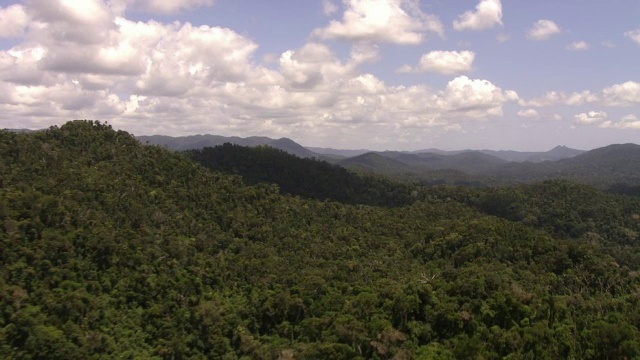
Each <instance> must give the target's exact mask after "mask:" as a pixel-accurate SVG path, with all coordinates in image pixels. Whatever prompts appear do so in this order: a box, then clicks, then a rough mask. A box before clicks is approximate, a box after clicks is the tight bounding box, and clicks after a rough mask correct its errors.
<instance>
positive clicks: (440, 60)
mask: <svg viewBox="0 0 640 360" xmlns="http://www.w3.org/2000/svg"><path fill="white" fill-rule="evenodd" d="M475 56H476V54H475V53H474V52H473V51H431V52H429V53H427V54H424V55H422V57H421V58H420V63H419V64H418V65H417V66H415V67H411V66H409V65H404V66H402V67H401V68H400V69H398V72H404V73H406V72H418V73H422V72H437V73H440V74H445V75H451V74H460V73H465V72H469V71H471V69H472V68H473V61H474V59H475Z"/></svg>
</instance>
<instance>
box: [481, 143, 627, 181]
mask: <svg viewBox="0 0 640 360" xmlns="http://www.w3.org/2000/svg"><path fill="white" fill-rule="evenodd" d="M493 175H496V176H498V177H500V178H502V179H503V180H505V181H510V182H533V181H541V180H549V179H570V180H574V181H578V182H581V183H585V184H590V185H595V186H599V187H609V186H611V185H613V184H628V185H640V145H636V144H614V145H609V146H605V147H602V148H598V149H594V150H591V151H587V152H585V153H583V154H580V155H577V156H575V157H572V158H568V159H562V160H558V161H545V162H541V163H509V164H505V165H502V166H500V167H499V168H498V169H496V170H495V171H494V172H493Z"/></svg>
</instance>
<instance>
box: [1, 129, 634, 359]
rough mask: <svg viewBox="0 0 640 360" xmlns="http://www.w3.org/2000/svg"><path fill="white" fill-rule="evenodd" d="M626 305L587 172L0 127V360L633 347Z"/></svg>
mask: <svg viewBox="0 0 640 360" xmlns="http://www.w3.org/2000/svg"><path fill="white" fill-rule="evenodd" d="M514 171H515V170H514ZM601 171H603V172H604V171H606V169H601ZM616 181H621V182H624V179H623V178H622V177H620V178H619V179H618V178H617V179H616ZM633 181H635V180H633ZM633 181H632V182H630V183H633ZM327 184H328V185H329V186H327ZM595 185H597V184H595ZM639 306H640V197H637V196H627V195H623V194H620V193H618V194H614V193H611V192H606V191H604V190H603V189H602V188H601V187H594V184H583V183H577V182H574V181H573V180H572V179H570V178H569V179H567V178H565V179H546V178H545V179H536V181H534V182H532V183H528V184H517V185H512V186H500V187H486V186H484V187H470V186H459V185H430V186H425V185H424V184H420V183H414V182H407V181H404V182H398V181H396V180H390V179H388V178H383V177H379V176H371V175H366V174H362V173H354V172H351V171H347V170H345V169H344V168H342V167H339V166H338V165H331V164H329V163H326V162H323V161H319V160H314V159H299V158H296V157H294V156H292V155H288V154H286V153H284V152H281V151H279V150H274V149H272V148H269V147H257V148H252V149H250V148H245V147H241V146H235V145H230V144H228V145H221V146H219V147H214V148H204V149H199V150H188V151H184V152H181V151H173V150H169V149H167V148H164V147H161V146H155V145H144V144H141V143H140V142H139V141H138V140H136V138H134V137H133V136H132V135H131V134H129V133H127V132H124V131H121V130H114V129H112V128H111V126H109V125H107V124H103V123H100V122H97V121H89V120H78V121H71V122H68V123H66V124H64V125H62V126H59V127H58V126H54V127H51V128H49V129H47V130H43V131H36V132H29V133H14V132H9V131H5V130H0V358H2V359H113V358H122V359H229V360H231V359H283V360H285V359H407V360H409V359H637V358H640V312H638V310H637V309H638V307H639Z"/></svg>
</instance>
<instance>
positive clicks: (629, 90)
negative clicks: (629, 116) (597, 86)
mask: <svg viewBox="0 0 640 360" xmlns="http://www.w3.org/2000/svg"><path fill="white" fill-rule="evenodd" d="M602 102H603V103H604V104H605V105H608V106H634V105H638V104H640V82H635V81H627V82H624V83H622V84H615V85H612V86H609V87H606V88H604V89H603V90H602Z"/></svg>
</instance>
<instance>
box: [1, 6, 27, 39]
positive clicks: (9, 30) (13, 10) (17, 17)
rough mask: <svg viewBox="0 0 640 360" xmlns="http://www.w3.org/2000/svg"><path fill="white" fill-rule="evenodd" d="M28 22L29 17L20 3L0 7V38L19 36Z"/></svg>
mask: <svg viewBox="0 0 640 360" xmlns="http://www.w3.org/2000/svg"><path fill="white" fill-rule="evenodd" d="M28 23H29V17H28V16H27V13H26V12H25V11H24V7H23V6H22V5H11V6H9V7H6V8H3V7H0V38H3V37H4V38H11V37H19V36H22V35H23V34H24V29H25V28H26V27H27V24H28Z"/></svg>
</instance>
